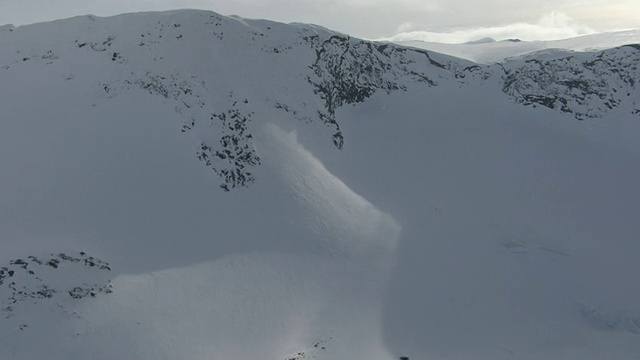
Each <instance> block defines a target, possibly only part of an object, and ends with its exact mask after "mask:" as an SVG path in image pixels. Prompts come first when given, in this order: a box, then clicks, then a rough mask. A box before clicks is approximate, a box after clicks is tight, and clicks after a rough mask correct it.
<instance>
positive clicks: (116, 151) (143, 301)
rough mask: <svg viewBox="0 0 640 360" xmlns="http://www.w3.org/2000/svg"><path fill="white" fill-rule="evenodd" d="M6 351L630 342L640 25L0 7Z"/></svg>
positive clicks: (393, 354)
mask: <svg viewBox="0 0 640 360" xmlns="http://www.w3.org/2000/svg"><path fill="white" fill-rule="evenodd" d="M0 49H2V51H1V52H0V94H1V95H0V148H1V151H0V166H1V167H2V172H0V184H2V186H0V204H1V206H0V238H2V239H3V240H2V245H3V246H2V248H3V251H2V252H1V253H0V315H2V317H1V318H0V357H1V358H7V359H11V358H15V359H40V358H44V357H47V358H53V359H86V358H91V359H114V358H123V359H182V358H190V359H223V358H245V359H280V360H293V359H305V358H314V359H340V358H350V359H355V360H359V359H363V360H364V359H398V358H411V359H430V358H462V359H467V358H474V359H512V358H518V359H540V358H545V359H584V358H599V357H600V358H619V359H624V358H630V357H632V356H633V355H635V354H637V353H639V352H640V347H639V345H638V344H640V341H638V339H639V338H638V336H640V335H639V334H640V306H639V305H638V302H637V299H638V297H639V296H640V292H639V290H638V287H637V286H636V284H635V283H636V279H635V277H634V275H635V274H637V273H638V271H640V265H638V262H637V258H638V254H640V244H639V243H638V241H637V239H638V236H639V235H640V228H639V227H638V221H637V216H636V214H638V213H640V211H639V210H638V204H640V193H639V192H638V191H636V188H637V184H638V183H640V167H639V166H638V165H640V151H638V149H637V146H636V144H637V140H638V138H639V136H640V91H639V90H638V84H637V79H640V70H639V69H638V63H639V62H640V47H639V46H638V45H633V44H631V45H628V46H622V47H617V48H612V49H606V50H601V51H597V52H584V53H576V52H567V51H544V52H537V53H534V54H529V55H526V56H522V57H516V58H512V59H509V60H507V61H503V62H500V63H496V64H491V65H483V64H476V63H473V62H471V61H467V60H462V59H458V58H454V57H451V56H447V55H442V54H438V53H435V52H431V51H427V50H423V49H417V48H409V47H403V46H400V45H395V44H390V43H380V42H369V41H364V40H360V39H356V38H352V37H350V36H347V35H345V34H340V33H336V32H333V31H330V30H327V29H324V28H321V27H318V26H312V25H303V24H290V25H285V24H280V23H275V22H269V21H263V20H246V19H242V18H238V17H225V16H221V15H218V14H216V13H212V12H204V11H175V12H165V13H139V14H127V15H121V16H116V17H112V18H98V17H94V16H84V17H78V18H73V19H68V20H61V21H56V22H51V23H45V24H36V25H30V26H22V27H17V28H15V27H12V26H4V27H2V28H0Z"/></svg>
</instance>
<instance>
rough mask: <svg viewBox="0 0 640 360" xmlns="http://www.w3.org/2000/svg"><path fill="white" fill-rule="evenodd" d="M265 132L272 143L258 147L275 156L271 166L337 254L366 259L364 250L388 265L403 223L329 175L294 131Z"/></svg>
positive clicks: (272, 128) (268, 128) (268, 129)
mask: <svg viewBox="0 0 640 360" xmlns="http://www.w3.org/2000/svg"><path fill="white" fill-rule="evenodd" d="M264 133H265V134H266V139H268V140H264V142H261V143H259V144H260V145H259V149H260V150H261V151H266V152H267V153H268V154H270V155H271V158H270V161H269V164H268V165H269V166H271V167H274V168H275V169H277V170H276V172H277V173H278V174H280V176H282V179H283V181H285V182H286V183H287V184H289V186H290V187H291V189H292V193H293V194H294V196H295V198H296V199H297V200H298V201H300V203H301V204H302V208H301V211H303V213H304V214H305V218H307V219H308V221H309V224H310V226H311V227H312V228H313V230H314V232H315V233H317V234H321V235H322V237H323V238H324V239H325V240H326V241H327V244H328V246H329V247H331V248H333V249H334V252H335V253H336V254H337V255H341V256H362V255H363V251H364V252H366V253H367V254H368V256H371V255H374V254H375V253H377V254H381V255H384V256H385V257H386V258H387V259H386V260H385V261H389V259H391V258H389V254H391V253H392V250H393V249H394V248H395V246H396V243H397V241H398V238H399V234H400V226H399V224H398V223H397V222H396V221H395V220H393V218H392V217H391V216H389V215H387V214H385V213H383V212H381V211H380V210H378V209H377V208H376V207H375V206H373V205H372V204H371V203H369V202H368V201H367V200H366V199H364V198H363V197H362V196H360V195H358V194H357V193H355V192H354V191H353V190H351V189H350V188H349V187H348V186H347V185H345V184H344V183H343V182H342V181H341V180H340V179H338V178H337V177H335V176H334V175H333V174H331V172H329V171H328V170H327V169H326V168H325V167H324V165H323V164H322V163H321V162H320V161H319V160H318V159H317V158H315V157H314V156H313V154H311V153H310V152H309V151H307V150H306V149H305V148H304V147H303V146H302V145H301V144H300V143H298V140H297V135H296V132H292V133H285V132H284V131H282V130H281V129H280V128H279V127H278V126H277V125H275V124H271V123H270V124H267V125H265V126H264ZM374 250H375V252H372V251H374ZM388 265H390V264H388Z"/></svg>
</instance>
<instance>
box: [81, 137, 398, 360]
mask: <svg viewBox="0 0 640 360" xmlns="http://www.w3.org/2000/svg"><path fill="white" fill-rule="evenodd" d="M259 133H260V135H259V136H258V141H257V142H258V149H259V151H260V154H261V156H262V157H263V159H264V164H265V166H266V167H267V168H269V169H270V170H271V171H273V172H275V173H277V174H279V176H280V177H281V179H282V181H284V182H285V184H286V185H285V186H284V189H283V191H284V193H283V196H286V197H287V198H288V199H290V200H291V201H292V202H293V206H294V207H295V208H296V209H298V210H299V212H300V214H301V219H303V220H302V221H303V222H304V224H302V228H303V229H305V230H304V232H303V233H300V234H299V236H300V238H298V239H295V240H297V241H299V242H302V243H305V245H304V247H305V248H307V249H314V248H318V250H315V251H313V252H311V253H280V252H255V253H245V254H237V255H228V256H225V257H222V258H220V259H217V260H213V261H210V262H205V263H200V264H196V265H191V266H187V267H182V268H177V269H167V270H160V271H154V272H153V273H146V274H140V275H122V276H119V277H116V278H115V279H114V280H113V289H114V293H113V294H112V295H111V296H110V297H109V298H108V299H107V298H101V299H96V301H95V302H92V303H87V304H83V305H82V308H80V309H79V310H78V312H79V313H80V314H82V319H78V320H77V321H74V322H73V323H72V324H71V325H70V326H72V327H74V328H86V327H88V326H89V324H91V327H92V328H94V329H97V332H94V333H90V334H87V337H85V338H84V340H83V345H82V346H81V349H82V351H83V352H84V351H87V354H91V355H92V356H94V357H93V358H100V359H102V357H100V354H99V353H96V352H95V348H96V347H98V348H105V347H108V346H116V345H117V344H120V343H124V344H132V343H135V344H136V345H135V346H134V347H133V349H134V350H133V352H132V353H133V354H135V356H136V357H137V358H145V359H148V358H154V357H156V356H158V357H164V358H191V359H206V358H210V357H211V356H213V357H214V358H245V359H276V360H288V359H299V358H311V357H314V358H316V359H327V360H329V359H335V358H340V357H343V356H344V354H348V356H349V358H352V359H380V360H390V359H393V358H397V356H393V355H391V354H390V353H389V352H388V351H387V350H386V347H385V344H384V341H383V337H382V333H383V325H382V310H383V305H384V303H383V300H384V295H385V293H386V289H387V286H386V282H387V279H388V277H389V276H390V272H391V271H392V269H393V266H394V262H395V251H396V246H397V243H398V241H399V237H400V232H401V227H400V225H399V224H398V222H397V221H395V220H394V219H393V218H392V217H391V216H390V215H388V214H386V213H384V212H382V211H381V210H379V209H377V208H376V207H375V206H374V205H372V204H371V203H369V202H368V201H367V200H366V199H364V198H363V197H362V196H360V195H358V194H357V193H355V192H354V191H353V190H352V189H350V188H349V187H348V186H347V185H345V184H344V183H343V182H342V181H341V180H340V179H338V178H337V177H336V176H334V175H333V174H331V173H330V172H329V171H328V170H327V169H326V168H325V167H324V166H323V164H322V163H321V162H320V161H319V160H318V159H316V158H315V157H314V156H313V155H312V154H311V153H310V152H309V151H307V150H306V149H305V148H304V147H303V146H302V145H301V144H300V143H298V142H297V140H296V137H295V134H288V133H285V132H283V131H282V130H280V129H279V128H278V127H277V126H276V125H266V126H265V127H264V128H263V129H261V130H260V131H259ZM275 210H279V209H275ZM258 232H259V231H258ZM184 309H189V311H186V312H185V311H184ZM248 345H250V346H248ZM69 351H71V350H69ZM73 351H76V350H73ZM96 356H97V357H96ZM105 358H106V357H105Z"/></svg>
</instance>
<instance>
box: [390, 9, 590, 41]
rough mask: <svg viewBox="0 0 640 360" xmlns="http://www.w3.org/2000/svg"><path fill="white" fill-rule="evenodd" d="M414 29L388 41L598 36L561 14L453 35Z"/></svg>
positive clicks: (556, 13)
mask: <svg viewBox="0 0 640 360" xmlns="http://www.w3.org/2000/svg"><path fill="white" fill-rule="evenodd" d="M412 27H414V25H413V24H411V23H405V24H402V25H401V26H400V28H399V29H398V30H399V33H398V34H397V35H395V36H392V37H391V38H386V39H384V40H391V41H410V40H420V41H427V42H440V43H450V44H456V43H464V42H469V41H474V40H478V39H482V38H493V39H495V40H505V39H521V40H527V41H533V40H558V39H566V38H570V37H575V36H580V35H586V34H593V33H596V32H597V31H596V30H594V29H591V28H590V27H587V26H583V25H580V24H578V23H576V22H575V21H573V20H572V19H571V18H570V17H569V16H567V15H566V14H564V13H561V12H552V13H550V14H547V15H545V16H543V17H542V18H541V19H540V20H539V21H538V22H537V23H535V24H531V23H524V22H520V23H513V24H506V25H501V26H491V27H473V28H464V29H459V30H455V31H451V32H431V31H407V29H410V28H412ZM403 30H404V31H403Z"/></svg>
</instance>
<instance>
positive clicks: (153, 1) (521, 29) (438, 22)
mask: <svg viewBox="0 0 640 360" xmlns="http://www.w3.org/2000/svg"><path fill="white" fill-rule="evenodd" d="M179 8H196V9H207V10H213V11H216V12H218V13H221V14H224V15H231V14H236V15H240V16H242V17H246V18H265V19H271V20H276V21H283V22H305V23H314V24H318V25H322V26H325V27H328V28H330V29H333V30H338V31H341V32H344V33H347V34H350V35H353V36H357V37H362V38H367V39H377V38H392V37H396V38H403V37H404V38H405V39H406V38H407V37H410V38H420V39H423V40H427V41H442V42H465V41H470V40H476V39H479V38H483V37H493V38H495V39H496V40H501V39H506V38H520V39H523V40H551V39H559V38H567V37H572V36H577V35H582V34H588V33H594V32H603V31H611V30H622V29H637V28H638V27H640V0H527V1H525V0H0V24H14V25H21V24H28V23H33V22H40V21H47V20H53V19H60V18H66V17H71V16H75V15H85V14H94V15H98V16H107V15H115V14H119V13H123V12H134V11H152V10H168V9H179Z"/></svg>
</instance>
